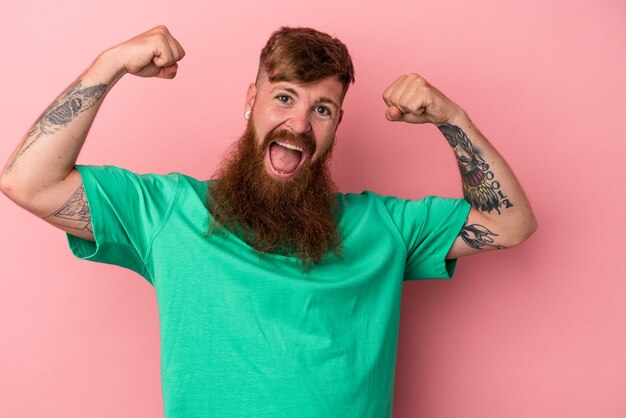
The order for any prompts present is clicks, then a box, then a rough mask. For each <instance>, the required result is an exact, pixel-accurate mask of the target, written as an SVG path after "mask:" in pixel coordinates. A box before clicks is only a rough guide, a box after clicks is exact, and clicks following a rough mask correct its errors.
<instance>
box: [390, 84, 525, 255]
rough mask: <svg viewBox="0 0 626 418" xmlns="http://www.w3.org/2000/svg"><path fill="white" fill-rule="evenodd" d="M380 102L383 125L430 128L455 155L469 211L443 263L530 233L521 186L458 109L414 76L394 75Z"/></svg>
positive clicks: (500, 246) (519, 240) (514, 242)
mask: <svg viewBox="0 0 626 418" xmlns="http://www.w3.org/2000/svg"><path fill="white" fill-rule="evenodd" d="M383 100H384V101H385V103H386V104H387V112H386V115H385V116H386V118H387V119H388V120H390V121H394V122H396V121H403V122H408V123H416V124H423V123H433V124H435V125H436V126H437V127H438V128H439V131H440V132H441V133H442V134H443V136H444V137H445V139H446V140H447V141H448V144H449V145H450V146H451V147H452V149H453V151H454V153H455V155H456V159H457V162H458V166H459V170H460V174H461V181H462V184H463V196H464V197H465V200H467V201H468V202H469V203H470V204H471V205H472V208H471V210H470V213H469V216H468V217H467V220H466V221H465V225H464V226H463V228H462V229H461V231H460V233H459V236H458V238H457V239H456V240H455V242H454V244H453V245H452V247H451V248H450V251H449V252H448V255H447V256H446V258H447V259H452V258H457V257H461V256H465V255H471V254H476V253H479V252H484V251H488V250H496V249H503V248H510V247H514V246H516V245H519V244H521V243H522V242H523V241H525V240H526V239H527V238H528V237H529V236H530V235H531V234H532V233H533V232H534V231H535V229H536V227H537V222H536V220H535V216H534V215H533V211H532V208H531V207H530V203H529V202H528V199H527V198H526V195H525V193H524V190H523V189H522V186H521V185H520V184H519V182H518V181H517V179H516V178H515V175H514V174H513V171H512V170H511V168H510V167H509V165H508V164H507V163H506V161H505V160H504V158H502V156H501V155H500V154H499V153H498V151H497V150H496V149H495V148H494V147H493V145H491V144H490V143H489V141H488V140H487V138H485V136H484V135H483V134H482V133H481V132H480V131H479V130H478V128H477V127H476V126H475V125H474V123H473V122H472V121H471V120H470V118H469V116H468V115H467V113H465V111H464V110H463V109H461V108H460V107H459V106H458V105H456V104H455V103H454V102H453V101H451V100H450V99H448V98H447V97H446V96H445V95H444V94H443V93H441V92H440V91H439V90H437V89H436V88H435V87H433V86H431V85H430V84H429V83H428V82H427V81H426V80H424V78H422V77H420V76H419V75H417V74H409V75H403V76H400V77H399V78H398V79H397V80H396V81H395V82H394V83H393V84H391V85H390V86H389V87H388V88H387V90H385V93H384V94H383Z"/></svg>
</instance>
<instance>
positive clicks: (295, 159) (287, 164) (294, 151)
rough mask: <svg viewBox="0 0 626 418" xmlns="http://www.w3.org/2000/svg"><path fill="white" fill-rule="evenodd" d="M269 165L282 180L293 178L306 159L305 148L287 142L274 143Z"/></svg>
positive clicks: (270, 148)
mask: <svg viewBox="0 0 626 418" xmlns="http://www.w3.org/2000/svg"><path fill="white" fill-rule="evenodd" d="M268 154H269V165H270V167H271V169H272V171H273V173H274V174H275V175H276V176H277V177H280V178H289V177H291V176H293V175H294V174H295V173H296V172H297V171H298V169H299V168H300V167H301V166H302V163H303V162H304V160H305V159H306V152H305V150H304V148H303V147H301V146H298V145H295V144H291V143H289V142H286V141H272V142H271V143H270V145H269V152H268Z"/></svg>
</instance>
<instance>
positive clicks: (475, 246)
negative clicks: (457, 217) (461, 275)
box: [446, 208, 506, 260]
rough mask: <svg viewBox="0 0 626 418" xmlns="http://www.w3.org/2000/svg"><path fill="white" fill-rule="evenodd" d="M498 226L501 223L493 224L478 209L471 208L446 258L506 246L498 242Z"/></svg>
mask: <svg viewBox="0 0 626 418" xmlns="http://www.w3.org/2000/svg"><path fill="white" fill-rule="evenodd" d="M499 227H500V228H501V225H500V226H498V225H494V223H493V222H491V221H490V220H489V218H487V217H485V216H484V215H483V214H482V213H481V212H480V211H478V210H476V209H475V208H471V209H470V212H469V215H468V216H467V219H466V221H465V224H464V225H463V228H461V231H460V232H459V235H458V236H457V238H456V239H455V240H454V243H453V244H452V247H450V251H449V252H448V255H447V256H446V259H447V260H450V259H454V258H459V257H463V256H467V255H472V254H478V253H482V252H485V251H490V250H500V249H503V248H506V247H504V246H503V245H501V243H500V242H501V241H500V240H499V238H500V232H501V231H498V228H499Z"/></svg>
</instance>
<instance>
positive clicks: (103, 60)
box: [81, 48, 126, 88]
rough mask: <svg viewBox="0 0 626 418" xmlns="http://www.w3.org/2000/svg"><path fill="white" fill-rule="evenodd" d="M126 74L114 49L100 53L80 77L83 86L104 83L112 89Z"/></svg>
mask: <svg viewBox="0 0 626 418" xmlns="http://www.w3.org/2000/svg"><path fill="white" fill-rule="evenodd" d="M124 74H126V71H125V69H124V66H123V65H122V64H121V61H120V60H119V58H118V54H117V53H116V51H115V49H114V48H111V49H107V50H106V51H104V52H102V53H101V54H100V55H98V57H97V58H96V59H95V60H94V61H93V63H92V64H91V65H90V66H89V68H87V70H86V71H85V72H84V73H83V75H82V76H81V80H82V81H83V83H85V84H99V83H104V84H106V85H107V87H109V88H110V87H112V86H113V85H114V84H115V83H117V82H118V81H119V80H120V79H121V78H122V76H123V75H124Z"/></svg>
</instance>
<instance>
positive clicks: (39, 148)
mask: <svg viewBox="0 0 626 418" xmlns="http://www.w3.org/2000/svg"><path fill="white" fill-rule="evenodd" d="M184 54H185V53H184V50H183V48H182V47H181V45H180V44H179V43H178V41H176V39H175V38H174V37H172V35H171V34H170V33H169V31H168V30H167V29H166V28H165V27H163V26H159V27H156V28H154V29H152V30H150V31H148V32H146V33H143V34H141V35H139V36H137V37H135V38H133V39H131V40H129V41H127V42H125V43H123V44H120V45H118V46H116V47H114V48H111V49H110V50H107V51H105V52H104V53H102V54H101V55H100V56H99V57H98V58H97V59H96V60H95V61H94V63H93V64H92V65H91V66H90V67H89V68H88V69H87V70H86V71H85V72H84V73H83V74H82V75H81V76H80V77H79V79H78V81H77V82H76V83H75V84H73V85H72V86H71V87H70V88H69V89H68V90H67V91H65V92H64V93H63V94H62V95H61V96H60V97H59V98H58V99H57V100H56V101H55V102H54V103H53V104H52V105H51V106H50V107H49V108H48V109H47V110H46V111H45V112H44V113H43V115H42V116H41V117H40V118H39V119H38V120H37V122H36V123H35V125H34V126H33V127H32V129H31V130H30V131H29V133H28V134H27V135H26V137H25V138H24V140H23V141H22V142H21V143H20V144H19V145H18V146H17V148H16V150H15V152H14V153H13V155H12V156H11V157H10V158H9V161H8V162H7V165H6V166H5V168H4V170H3V172H2V177H1V178H0V184H1V188H2V191H3V192H4V193H5V194H6V195H7V196H9V197H10V198H11V199H12V200H14V201H15V202H16V203H17V204H19V205H20V206H22V207H24V208H26V209H27V210H29V211H31V212H33V213H34V214H36V215H38V216H40V217H42V218H44V219H45V220H46V221H48V222H50V223H51V224H53V225H55V226H57V227H59V228H61V229H63V230H64V231H66V232H68V233H69V234H70V235H69V242H70V245H71V247H72V250H73V251H74V253H75V254H76V255H77V256H79V257H82V258H86V259H91V260H94V261H100V262H107V263H113V264H118V265H121V266H124V267H127V268H130V269H133V270H135V271H136V272H138V273H139V274H141V275H142V276H143V277H145V278H146V279H147V280H149V281H150V282H151V283H152V284H153V285H154V286H155V289H156V293H157V298H158V303H159V315H160V324H161V336H162V341H161V342H162V349H161V351H162V380H163V397H164V403H165V414H166V416H171V417H174V416H176V417H194V416H202V417H205V416H227V417H251V416H257V417H276V416H281V417H282V416H299V417H308V416H315V417H322V416H324V417H327V416H332V417H382V416H391V409H392V398H393V376H394V366H395V354H396V347H397V331H398V320H399V303H400V294H401V285H402V280H403V279H407V280H409V279H417V278H449V277H450V275H451V274H452V273H453V270H454V263H455V259H456V258H458V257H461V256H465V255H470V254H475V253H479V252H483V251H486V250H491V249H499V248H508V247H513V246H515V245H517V244H519V243H521V242H522V241H524V240H525V239H526V238H527V237H528V236H530V234H531V233H532V232H533V231H534V229H535V219H534V216H533V214H532V210H531V208H530V205H529V203H528V201H527V199H526V197H525V196H524V193H523V191H522V189H521V187H520V185H519V184H518V182H517V181H516V179H515V177H514V175H513V173H512V172H511V170H510V168H509V167H508V166H507V164H506V163H505V162H504V160H503V159H502V158H501V157H500V156H499V155H498V153H497V152H496V151H495V149H494V148H493V147H492V146H491V145H490V144H489V142H488V141H487V140H486V139H485V138H484V136H483V135H482V134H481V133H480V132H479V131H478V130H477V129H476V127H475V126H474V124H473V123H472V122H471V121H470V119H469V118H468V116H467V115H466V113H465V112H464V111H463V110H462V109H461V108H459V107H458V106H457V105H456V104H454V103H453V102H452V101H450V100H449V99H448V98H447V97H446V96H444V95H443V94H442V93H441V92H439V91H438V90H437V89H435V88H434V87H433V86H431V85H430V84H428V83H427V82H426V81H425V80H424V79H423V78H421V77H420V76H418V75H416V74H410V75H404V76H400V77H399V78H398V79H397V80H396V81H395V82H393V83H392V84H391V85H390V86H389V87H388V88H387V90H386V91H385V92H384V94H383V98H384V101H385V103H386V104H387V107H388V108H387V111H386V118H387V119H388V120H390V121H404V122H407V123H414V124H422V123H434V124H436V125H437V126H438V127H439V129H440V130H441V132H442V134H443V136H444V137H445V138H446V139H447V141H448V142H449V143H450V145H451V146H452V147H453V148H454V149H455V153H456V155H457V159H458V162H459V167H460V169H461V178H462V181H463V188H464V195H465V200H464V199H443V198H436V197H429V198H426V199H423V200H418V201H406V200H401V199H397V198H394V197H383V196H378V195H376V194H373V193H363V194H360V195H354V194H340V193H336V191H335V186H334V185H333V183H332V181H331V179H330V175H329V172H328V160H329V156H330V153H331V149H332V145H333V141H334V137H335V132H336V130H337V127H338V125H339V124H340V122H341V119H342V117H343V110H342V107H341V105H342V102H343V99H344V97H345V94H346V92H347V90H348V87H349V85H350V84H351V83H352V82H353V81H354V71H353V68H352V61H351V59H350V56H349V54H348V51H347V49H346V47H345V45H343V44H342V43H341V42H340V41H339V40H337V39H334V38H332V37H330V36H329V35H326V34H323V33H320V32H318V31H315V30H312V29H305V28H296V29H293V28H282V29H281V30H279V31H277V32H275V33H274V34H273V35H272V36H271V38H270V39H269V41H268V43H267V45H266V46H265V48H264V49H263V51H262V52H261V57H260V63H259V70H258V75H257V79H256V81H255V83H253V84H251V85H250V86H249V88H248V92H247V95H246V99H245V110H244V116H245V118H246V119H247V120H248V122H247V128H246V131H245V133H244V135H243V136H242V138H241V140H240V141H239V142H238V143H237V145H236V147H235V148H234V150H233V152H232V153H231V154H230V155H229V157H228V158H227V159H226V160H225V161H224V163H223V164H222V166H221V168H220V170H219V172H218V175H217V177H216V179H215V180H213V181H209V182H204V181H198V180H195V179H192V178H190V177H188V176H184V175H182V174H170V175H167V176H159V175H137V174H134V173H131V172H128V171H126V170H122V169H118V168H115V167H85V166H79V167H76V166H75V163H76V159H77V156H78V153H79V151H80V149H81V146H82V144H83V142H84V140H85V138H86V135H87V131H88V129H89V127H90V125H91V122H92V121H93V119H94V117H95V115H96V112H97V110H98V108H99V106H100V105H101V103H102V100H103V98H104V97H105V95H106V94H107V92H108V91H109V90H110V89H111V88H112V87H113V85H115V83H116V82H117V81H118V80H119V79H120V78H121V77H122V76H123V75H124V74H126V73H130V74H133V75H138V76H143V77H162V78H173V77H174V76H175V75H176V71H177V68H178V64H177V62H178V61H180V60H181V59H182V58H183V56H184ZM35 167H36V168H35Z"/></svg>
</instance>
